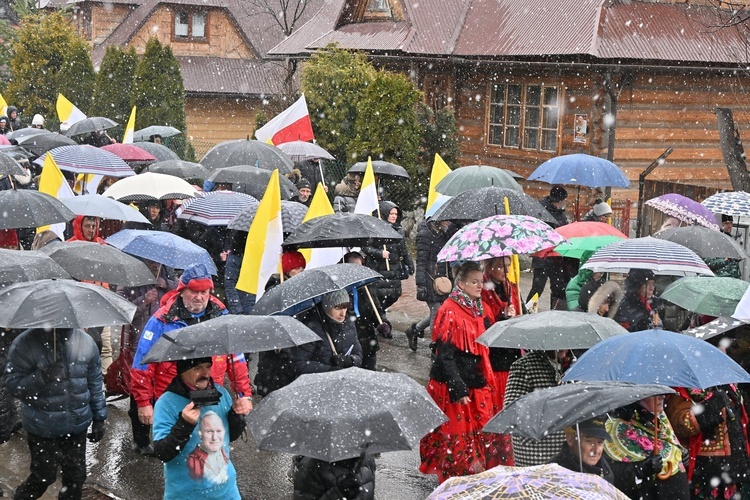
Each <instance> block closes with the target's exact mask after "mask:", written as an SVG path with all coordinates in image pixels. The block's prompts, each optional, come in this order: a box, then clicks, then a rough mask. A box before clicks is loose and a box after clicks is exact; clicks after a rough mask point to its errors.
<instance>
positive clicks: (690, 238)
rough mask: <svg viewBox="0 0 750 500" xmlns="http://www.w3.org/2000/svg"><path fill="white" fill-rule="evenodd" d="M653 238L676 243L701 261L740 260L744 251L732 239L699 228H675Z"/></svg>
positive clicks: (719, 232)
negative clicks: (717, 259) (712, 259)
mask: <svg viewBox="0 0 750 500" xmlns="http://www.w3.org/2000/svg"><path fill="white" fill-rule="evenodd" d="M654 238H659V239H660V240H667V241H671V242H673V243H678V244H680V245H682V246H684V247H687V248H689V249H690V250H692V251H693V252H695V253H696V254H697V255H698V257H700V258H702V259H710V258H722V259H737V260H742V259H744V258H745V257H747V253H746V252H745V249H743V248H742V245H740V244H739V243H737V242H736V241H735V240H734V238H732V237H731V236H729V235H726V234H724V233H722V232H721V231H714V230H713V229H708V228H706V227H701V226H688V227H675V228H671V229H665V230H664V231H659V232H658V233H656V234H655V235H654Z"/></svg>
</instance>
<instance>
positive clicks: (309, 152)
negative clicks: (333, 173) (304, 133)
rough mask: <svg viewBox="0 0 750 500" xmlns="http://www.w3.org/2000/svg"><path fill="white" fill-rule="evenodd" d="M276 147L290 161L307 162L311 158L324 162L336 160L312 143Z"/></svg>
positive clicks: (289, 143) (298, 142) (297, 142)
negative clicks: (321, 159)
mask: <svg viewBox="0 0 750 500" xmlns="http://www.w3.org/2000/svg"><path fill="white" fill-rule="evenodd" d="M276 147H277V148H279V149H280V150H282V151H283V152H284V153H286V154H287V156H289V158H291V159H292V160H307V159H312V158H323V159H324V160H335V159H336V158H334V157H333V155H332V154H331V153H329V152H328V151H326V150H325V149H323V148H321V147H320V146H318V145H317V144H314V143H312V142H305V141H292V142H284V143H282V144H279V145H278V146H276Z"/></svg>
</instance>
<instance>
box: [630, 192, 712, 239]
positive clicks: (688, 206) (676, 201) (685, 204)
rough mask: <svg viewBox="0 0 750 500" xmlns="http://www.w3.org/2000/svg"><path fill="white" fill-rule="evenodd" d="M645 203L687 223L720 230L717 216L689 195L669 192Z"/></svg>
mask: <svg viewBox="0 0 750 500" xmlns="http://www.w3.org/2000/svg"><path fill="white" fill-rule="evenodd" d="M645 204H646V205H648V206H650V207H653V208H655V209H656V210H659V211H660V212H664V213H665V214H667V215H669V216H670V217H674V218H675V219H678V220H681V221H682V222H685V223H686V224H690V225H694V224H697V225H699V226H703V227H707V228H709V229H715V230H717V231H718V230H719V225H718V224H717V223H716V216H715V215H714V214H713V213H711V211H710V210H709V209H707V208H706V207H704V206H703V205H701V204H700V203H698V202H697V201H695V200H691V199H690V198H688V197H687V196H683V195H681V194H677V193H668V194H663V195H661V196H657V197H656V198H651V199H650V200H648V201H646V203H645Z"/></svg>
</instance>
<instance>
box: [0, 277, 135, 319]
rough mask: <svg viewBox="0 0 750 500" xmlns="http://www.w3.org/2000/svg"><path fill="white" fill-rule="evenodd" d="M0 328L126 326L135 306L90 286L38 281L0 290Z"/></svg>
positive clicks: (78, 283) (95, 286)
mask: <svg viewBox="0 0 750 500" xmlns="http://www.w3.org/2000/svg"><path fill="white" fill-rule="evenodd" d="M0 303H2V304H3V307H2V308H1V309H0V327H3V328H93V327H97V326H117V325H126V324H128V323H130V321H131V320H132V319H133V315H134V314H135V311H136V306H135V304H132V303H130V301H129V300H126V299H124V298H122V297H120V296H119V295H117V294H116V293H114V292H110V291H109V290H108V289H106V288H104V287H102V286H100V285H94V284H91V283H80V282H77V281H72V280H50V279H44V280H38V281H29V282H26V283H16V284H15V285H11V286H9V287H7V288H3V289H2V290H0Z"/></svg>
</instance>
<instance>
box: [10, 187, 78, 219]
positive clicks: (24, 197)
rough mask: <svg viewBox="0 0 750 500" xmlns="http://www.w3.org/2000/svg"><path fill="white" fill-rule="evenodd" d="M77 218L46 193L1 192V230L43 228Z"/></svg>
mask: <svg viewBox="0 0 750 500" xmlns="http://www.w3.org/2000/svg"><path fill="white" fill-rule="evenodd" d="M75 216H76V214H74V213H73V212H71V211H70V210H69V209H68V207H66V206H65V205H63V204H62V203H61V202H60V201H59V200H58V199H57V198H54V197H52V196H50V195H48V194H46V193H42V192H40V191H33V190H31V189H6V190H5V191H0V229H15V228H22V227H41V226H46V225H48V224H57V223H58V222H67V221H69V220H71V219H73V218H74V217H75Z"/></svg>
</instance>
